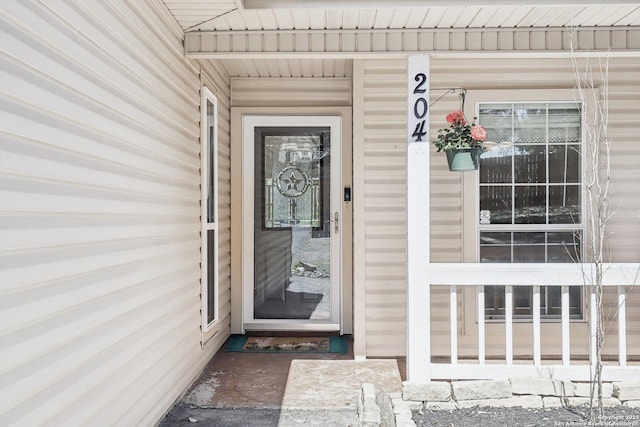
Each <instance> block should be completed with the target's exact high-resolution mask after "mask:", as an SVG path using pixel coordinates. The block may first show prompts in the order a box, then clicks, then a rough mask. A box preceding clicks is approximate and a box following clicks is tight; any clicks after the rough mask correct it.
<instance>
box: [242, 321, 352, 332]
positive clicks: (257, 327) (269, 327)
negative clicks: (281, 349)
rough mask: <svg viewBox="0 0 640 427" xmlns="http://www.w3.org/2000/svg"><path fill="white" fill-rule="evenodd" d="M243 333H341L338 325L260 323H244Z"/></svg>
mask: <svg viewBox="0 0 640 427" xmlns="http://www.w3.org/2000/svg"><path fill="white" fill-rule="evenodd" d="M243 329H244V331H245V332H248V331H268V332H277V331H283V332H303V331H305V332H341V331H340V325H339V324H333V323H331V324H330V323H326V324H317V325H313V324H300V323H297V324H296V323H271V322H269V323H267V322H264V323H261V322H255V323H254V322H252V323H245V324H244V327H243Z"/></svg>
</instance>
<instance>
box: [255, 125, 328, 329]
mask: <svg viewBox="0 0 640 427" xmlns="http://www.w3.org/2000/svg"><path fill="white" fill-rule="evenodd" d="M329 135H330V128H329V127H326V128H324V127H322V128H320V127H319V128H308V127H307V128H305V127H256V128H255V157H254V158H255V163H254V167H255V175H254V176H255V182H254V195H255V196H254V197H255V201H254V202H255V205H254V206H255V211H254V212H255V218H254V224H255V227H254V251H255V252H254V263H255V265H254V307H253V309H254V318H255V319H310V320H329V319H330V313H331V306H330V303H331V298H330V273H331V271H330V259H331V258H330V253H331V247H330V231H331V225H332V224H331V222H330V219H331V218H330V205H329V189H330V169H331V168H330V166H331V165H330V159H331V156H330V138H329Z"/></svg>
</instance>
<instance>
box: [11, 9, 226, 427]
mask: <svg viewBox="0 0 640 427" xmlns="http://www.w3.org/2000/svg"><path fill="white" fill-rule="evenodd" d="M1 8H2V14H1V15H2V17H1V18H0V19H1V20H2V25H1V28H2V30H1V36H0V40H2V42H1V44H2V52H3V54H2V59H1V61H2V62H1V63H2V74H3V75H2V78H1V79H0V82H1V83H0V86H1V90H0V96H1V97H2V100H1V103H2V106H3V108H2V110H3V111H2V117H1V119H0V121H1V122H2V127H3V129H2V137H1V138H0V169H1V170H2V172H1V175H0V215H1V217H2V220H1V222H0V223H1V226H0V287H1V291H0V292H1V294H2V299H1V303H0V306H1V307H2V308H1V311H0V337H1V338H0V341H1V342H2V344H1V345H0V366H2V368H1V371H0V424H2V425H45V424H46V425H68V426H72V425H94V426H99V425H151V424H154V423H155V422H156V421H157V420H158V419H159V418H160V417H161V416H162V415H163V414H164V412H165V411H166V410H168V409H169V407H170V406H171V405H172V404H173V403H174V401H175V400H176V399H177V398H178V397H179V395H180V393H182V391H183V390H184V389H185V388H186V387H187V386H188V384H189V383H190V381H192V380H193V379H194V378H195V376H196V375H197V374H198V373H199V372H200V370H201V369H202V368H203V366H204V363H205V362H206V361H207V360H208V359H209V358H210V356H211V355H212V354H213V352H214V351H215V350H217V348H218V346H219V345H220V343H221V342H222V341H223V340H224V338H226V336H225V335H228V322H229V315H228V310H229V308H228V300H229V286H228V283H229V279H228V276H229V266H228V265H229V255H228V250H226V251H225V252H224V253H222V254H221V255H220V256H221V264H222V266H221V268H220V275H221V286H220V289H221V297H222V298H225V299H226V301H227V302H226V304H223V305H222V307H221V308H222V310H223V314H222V316H221V318H222V319H223V321H225V322H227V326H226V327H224V328H221V331H220V334H219V336H218V337H217V338H216V339H213V340H211V341H210V342H209V343H208V344H207V345H206V346H205V347H204V349H203V348H202V346H201V332H200V323H201V317H200V296H199V294H200V282H199V279H200V267H199V261H200V253H199V252H200V251H199V249H200V221H199V212H200V209H199V203H200V189H199V183H200V174H199V167H200V160H199V153H200V145H199V133H200V132H199V117H200V115H199V104H200V97H199V88H200V81H199V79H198V71H199V70H198V67H197V66H196V65H197V64H195V63H190V62H189V61H187V60H185V59H184V55H183V48H182V31H181V29H180V28H179V27H178V26H177V24H176V23H175V21H174V20H173V18H172V17H171V16H170V15H168V14H167V12H166V10H165V9H164V8H163V6H162V5H161V3H160V2H131V1H120V0H118V1H114V2H91V3H85V2H77V1H64V0H60V1H55V2H23V1H18V0H9V1H5V2H3V3H2V6H1ZM208 70H209V75H210V76H211V78H212V79H214V80H219V81H220V82H221V86H220V87H219V89H220V91H219V101H220V103H221V105H220V111H221V113H220V114H221V120H220V123H221V125H220V126H221V131H220V139H219V141H220V146H221V148H220V149H221V152H222V153H223V155H222V156H221V165H224V168H225V169H226V170H225V171H224V172H221V174H220V177H221V180H227V182H226V183H225V185H224V187H221V188H220V198H221V200H225V201H227V202H228V200H229V196H228V188H229V183H228V180H229V173H228V168H229V164H228V151H229V149H228V143H229V139H228V134H229V125H228V123H229V119H228V108H227V106H228V78H227V77H225V76H224V75H223V74H220V73H218V72H217V71H215V69H214V68H211V69H208ZM225 79H226V80H227V82H226V83H225ZM225 86H226V87H225ZM229 215H230V214H229V209H228V207H226V208H225V207H222V208H221V218H223V221H225V223H224V224H222V227H221V235H220V240H221V242H222V241H225V240H226V241H228V239H229V232H228V230H229V226H228V223H229ZM226 245H227V247H228V243H226ZM222 276H224V277H222ZM223 284H224V285H223ZM225 312H226V313H227V314H225Z"/></svg>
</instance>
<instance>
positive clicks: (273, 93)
mask: <svg viewBox="0 0 640 427" xmlns="http://www.w3.org/2000/svg"><path fill="white" fill-rule="evenodd" d="M227 66H229V64H227ZM351 89H352V87H351V79H350V78H306V77H294V78H285V77H282V78H275V77H274V78H232V79H231V107H232V132H231V134H232V142H231V145H232V147H231V150H232V156H231V158H232V159H233V161H232V166H231V176H232V182H233V186H232V210H233V212H242V179H243V175H242V129H241V126H242V123H241V122H242V119H241V116H242V115H243V114H282V115H297V114H306V115H341V116H342V118H343V119H342V153H341V156H342V185H343V186H345V187H351V186H352V185H353V184H352V146H351V134H352V129H351V99H352V97H351V93H352V92H351ZM352 222H353V213H352V203H343V206H342V221H341V227H342V228H341V230H342V239H343V241H342V306H343V310H342V331H343V332H344V333H346V334H350V333H352V331H353V314H352V307H353V305H354V304H353V290H352V275H353V272H352V259H353V258H352V257H353V255H352ZM242 226H243V224H242V216H241V215H234V216H233V217H232V225H231V227H232V235H233V239H232V242H231V257H232V263H231V265H232V273H231V276H232V286H231V295H232V310H231V312H232V321H231V331H232V332H233V333H241V332H242V331H243V325H242V322H243V320H242V285H243V279H242V275H243V269H242V232H243V230H242Z"/></svg>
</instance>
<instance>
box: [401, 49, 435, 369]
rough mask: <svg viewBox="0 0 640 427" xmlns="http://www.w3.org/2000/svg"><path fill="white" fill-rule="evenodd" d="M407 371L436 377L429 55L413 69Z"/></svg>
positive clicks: (415, 60) (411, 64)
mask: <svg viewBox="0 0 640 427" xmlns="http://www.w3.org/2000/svg"><path fill="white" fill-rule="evenodd" d="M407 91H408V96H407V142H408V149H407V211H408V213H407V377H408V380H409V381H429V380H430V379H431V301H430V286H429V285H430V283H429V266H428V265H429V262H430V260H431V258H430V253H429V241H430V235H429V202H430V200H429V197H430V195H429V109H428V104H429V56H428V55H411V56H409V59H408V73H407Z"/></svg>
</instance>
